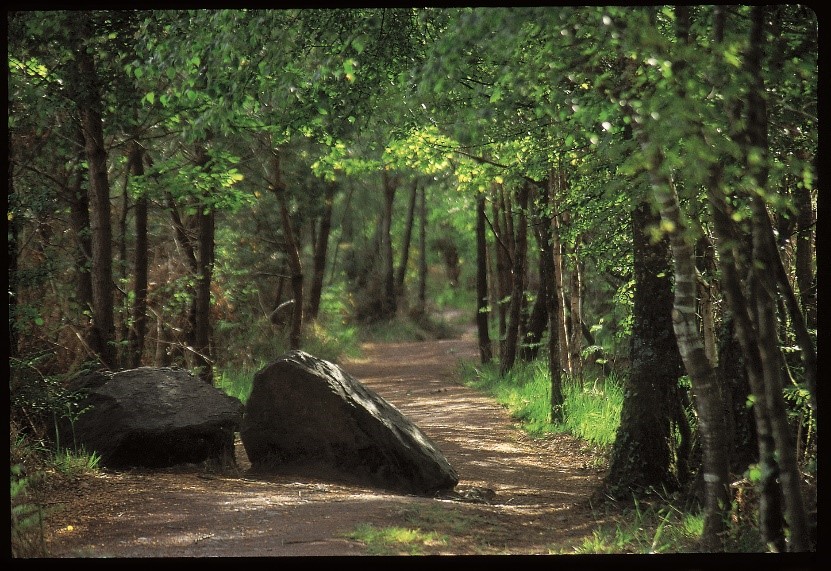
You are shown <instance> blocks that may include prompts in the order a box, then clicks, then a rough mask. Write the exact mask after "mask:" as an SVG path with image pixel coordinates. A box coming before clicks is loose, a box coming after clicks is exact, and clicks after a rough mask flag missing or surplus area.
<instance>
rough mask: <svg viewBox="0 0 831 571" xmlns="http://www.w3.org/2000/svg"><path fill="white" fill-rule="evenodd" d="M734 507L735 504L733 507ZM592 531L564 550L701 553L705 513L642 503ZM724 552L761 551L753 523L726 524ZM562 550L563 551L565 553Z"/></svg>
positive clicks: (664, 502)
mask: <svg viewBox="0 0 831 571" xmlns="http://www.w3.org/2000/svg"><path fill="white" fill-rule="evenodd" d="M734 510H735V506H734ZM612 520H613V521H612V523H610V524H604V525H602V526H600V527H599V528H598V529H596V530H594V531H593V532H592V537H591V538H589V539H586V540H585V541H583V543H582V544H581V545H578V546H576V547H574V548H573V549H572V550H570V551H568V552H567V553H573V554H582V555H585V554H604V553H605V554H622V553H637V554H659V553H696V552H700V551H701V548H700V546H699V541H700V539H701V535H702V532H703V530H704V515H703V514H701V513H691V512H690V511H689V510H686V509H683V508H681V507H679V506H677V505H676V504H675V503H674V502H673V501H672V499H671V498H659V499H657V500H654V501H649V502H644V501H639V500H637V499H635V501H634V506H633V507H632V508H629V509H626V510H624V511H623V512H621V513H620V514H618V515H615V516H613V517H612ZM728 531H729V536H728V538H727V540H726V542H725V551H726V552H727V553H763V552H765V548H764V545H763V544H762V542H761V538H760V536H759V532H758V529H756V528H755V526H753V525H746V524H745V525H735V524H734V525H732V526H728ZM564 553H565V552H564Z"/></svg>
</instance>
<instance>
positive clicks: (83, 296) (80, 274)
mask: <svg viewBox="0 0 831 571" xmlns="http://www.w3.org/2000/svg"><path fill="white" fill-rule="evenodd" d="M77 136H78V144H79V145H80V146H81V147H83V145H84V134H83V132H82V131H81V130H80V129H79V130H78V131H77ZM78 162H79V163H81V162H83V158H82V157H79V158H78ZM71 178H72V182H70V183H68V184H67V185H66V188H65V192H64V195H65V197H66V201H67V203H68V204H69V221H70V226H71V227H72V234H73V236H74V238H75V268H76V271H77V276H76V278H75V297H76V301H77V303H78V305H79V306H80V308H81V315H84V316H85V317H84V320H85V324H84V337H85V339H86V340H87V343H88V344H89V343H91V331H92V273H91V272H90V269H91V266H92V240H91V239H90V227H89V194H88V193H87V192H86V190H84V188H83V187H82V185H83V181H84V175H83V172H82V170H81V169H80V167H77V168H76V169H75V170H74V172H73V173H72V175H71Z"/></svg>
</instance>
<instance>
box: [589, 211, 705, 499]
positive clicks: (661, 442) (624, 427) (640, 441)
mask: <svg viewBox="0 0 831 571" xmlns="http://www.w3.org/2000/svg"><path fill="white" fill-rule="evenodd" d="M631 217H632V243H633V248H634V276H635V293H634V300H633V301H634V308H633V311H632V314H633V324H632V337H631V341H630V358H631V363H632V365H631V368H630V373H629V376H628V378H627V379H626V382H625V383H626V384H625V386H624V400H623V409H622V410H621V418H620V426H619V428H618V431H617V436H616V438H615V442H614V445H613V448H612V453H611V461H610V467H609V472H608V474H607V476H606V481H605V487H606V489H607V493H608V494H609V495H611V496H612V497H614V498H618V499H625V498H630V497H631V496H632V495H633V494H634V495H636V496H638V497H642V496H643V495H645V494H646V493H648V492H649V491H650V490H651V489H656V490H666V491H668V492H672V491H675V490H678V489H679V487H680V482H681V481H682V480H685V479H686V478H685V475H682V474H679V473H678V464H676V461H675V459H676V456H677V454H678V451H679V448H682V447H679V445H678V444H676V441H675V430H676V429H680V432H681V433H682V434H685V433H686V434H689V426H688V425H687V424H686V423H687V420H686V418H685V416H684V414H683V408H682V404H681V403H682V400H681V396H680V394H679V393H680V388H679V386H678V379H679V377H680V376H681V375H682V374H683V363H682V361H681V355H680V353H679V352H678V344H677V343H676V340H675V333H674V331H673V327H672V307H673V292H672V282H671V280H670V275H671V270H670V255H669V243H668V241H667V239H666V238H664V239H662V240H661V241H659V242H656V243H654V244H653V243H652V242H651V241H650V235H649V233H648V231H647V228H648V227H649V226H650V225H656V224H657V223H658V221H659V217H658V216H657V215H656V214H654V213H653V212H652V210H651V208H650V206H649V204H647V203H641V204H639V205H638V206H637V207H636V208H635V209H634V210H633V212H632V215H631ZM681 424H683V425H684V426H681ZM683 444H684V448H686V447H688V446H689V442H685V443H683ZM683 460H684V459H682V458H679V463H681V464H683Z"/></svg>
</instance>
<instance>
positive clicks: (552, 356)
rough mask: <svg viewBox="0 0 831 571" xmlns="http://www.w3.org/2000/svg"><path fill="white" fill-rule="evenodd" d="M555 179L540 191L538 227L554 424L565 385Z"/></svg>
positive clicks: (560, 410) (558, 417) (558, 419)
mask: <svg viewBox="0 0 831 571" xmlns="http://www.w3.org/2000/svg"><path fill="white" fill-rule="evenodd" d="M553 184H554V181H553V178H552V177H549V179H548V182H547V184H546V185H545V186H544V187H543V188H542V189H541V198H540V200H541V208H540V225H539V245H540V260H541V262H540V282H541V283H543V284H545V301H546V307H545V313H546V315H547V316H548V373H549V376H550V377H551V399H550V400H551V402H550V420H551V422H552V423H558V422H562V420H563V403H564V402H565V398H564V397H563V383H562V364H561V363H560V337H559V335H557V328H558V315H559V307H558V299H557V288H556V285H555V283H554V248H553V244H552V239H551V237H552V236H551V234H552V224H553V218H554V215H553V212H552V208H551V206H552V205H551V195H552V192H551V191H552V188H551V187H552V185H553Z"/></svg>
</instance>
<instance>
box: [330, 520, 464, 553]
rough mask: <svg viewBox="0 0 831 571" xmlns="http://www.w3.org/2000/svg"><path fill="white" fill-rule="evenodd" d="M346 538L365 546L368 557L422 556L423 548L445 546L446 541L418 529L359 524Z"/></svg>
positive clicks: (435, 534)
mask: <svg viewBox="0 0 831 571" xmlns="http://www.w3.org/2000/svg"><path fill="white" fill-rule="evenodd" d="M346 537H347V538H349V539H354V540H357V541H360V542H361V543H363V544H365V545H366V547H367V552H368V553H369V554H370V555H422V554H423V549H424V547H425V546H433V545H446V544H447V541H448V539H447V536H444V535H440V534H438V533H435V532H425V531H423V530H421V529H418V528H415V529H413V528H405V527H386V528H376V527H375V526H373V525H370V524H361V525H360V526H359V527H358V528H357V529H356V530H355V531H353V532H350V533H348V534H346Z"/></svg>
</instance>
